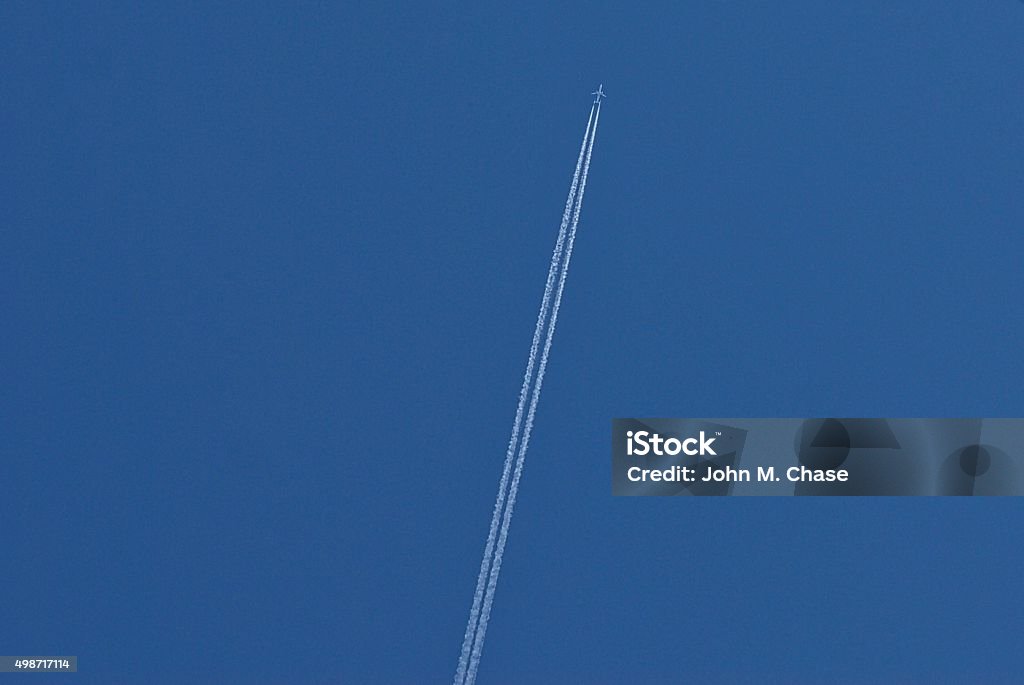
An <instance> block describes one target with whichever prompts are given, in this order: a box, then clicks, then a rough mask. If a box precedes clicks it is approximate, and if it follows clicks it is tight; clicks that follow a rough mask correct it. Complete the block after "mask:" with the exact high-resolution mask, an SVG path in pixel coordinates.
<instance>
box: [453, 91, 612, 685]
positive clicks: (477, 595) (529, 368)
mask: <svg viewBox="0 0 1024 685" xmlns="http://www.w3.org/2000/svg"><path fill="white" fill-rule="evenodd" d="M593 119H594V108H593V107H591V108H590V118H589V119H587V130H586V132H585V133H584V135H583V142H582V143H581V144H580V154H579V157H578V158H577V159H576V171H575V173H573V176H572V184H571V185H570V186H569V197H568V198H567V199H566V201H565V210H564V211H563V212H562V223H561V225H560V226H559V228H558V239H557V240H556V241H555V249H554V251H553V252H552V254H551V265H550V266H549V267H548V279H547V282H546V283H545V285H544V296H543V298H542V299H541V304H540V311H539V312H538V313H537V325H536V327H535V328H534V331H533V342H532V343H531V344H530V356H529V358H528V360H527V362H526V373H525V374H524V375H523V386H522V388H521V389H520V391H519V404H518V406H517V407H516V418H515V421H514V422H513V424H512V437H511V438H510V439H509V443H508V450H507V451H506V452H505V465H504V468H503V470H502V473H501V482H500V483H499V484H498V497H497V499H496V500H495V502H494V514H493V515H492V516H491V527H490V531H489V532H488V534H487V544H486V545H485V547H484V556H483V560H482V561H481V562H480V573H479V575H478V576H477V581H476V591H475V592H474V594H473V608H472V609H471V610H470V612H469V621H467V622H466V634H465V636H464V637H463V640H462V652H461V654H460V655H459V667H458V670H457V671H456V672H455V681H454V683H455V685H461V684H462V682H463V680H464V679H465V677H466V667H467V665H468V664H469V656H470V649H471V647H472V645H473V636H474V633H475V631H476V627H477V623H478V618H479V616H480V605H481V602H482V601H483V598H484V585H485V583H486V581H487V573H488V571H489V570H490V565H491V559H492V556H493V553H494V544H495V540H496V538H497V535H498V522H499V521H500V520H501V512H502V508H503V507H504V505H505V499H506V496H507V494H508V479H509V475H510V473H511V471H512V461H513V456H514V455H515V453H516V447H517V442H518V440H519V428H520V426H521V425H522V421H523V410H524V409H525V407H526V398H527V397H528V395H529V389H530V385H531V384H532V383H533V369H534V366H535V364H536V360H537V348H538V347H540V339H541V335H542V334H543V331H544V324H545V322H546V320H547V316H548V311H549V309H550V308H551V294H552V292H554V285H555V274H556V273H557V272H558V267H559V264H560V263H561V261H562V250H563V246H564V244H565V236H566V232H567V229H568V227H569V218H570V216H571V213H572V207H573V204H575V199H576V188H577V187H578V185H579V179H580V168H581V167H582V165H583V158H584V153H585V151H586V149H587V140H588V139H589V138H590V124H591V122H592V121H593Z"/></svg>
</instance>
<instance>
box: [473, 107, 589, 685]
mask: <svg viewBox="0 0 1024 685" xmlns="http://www.w3.org/2000/svg"><path fill="white" fill-rule="evenodd" d="M600 118H601V105H600V104H598V105H597V111H596V113H595V114H594V128H593V130H592V131H591V132H590V142H589V144H588V145H587V159H586V162H585V163H584V164H583V175H582V177H581V179H580V188H579V197H578V198H577V199H576V209H575V211H574V213H573V218H572V226H571V228H570V229H569V239H568V244H567V246H566V248H565V263H564V264H563V265H562V272H561V274H560V276H559V279H558V291H557V293H556V294H555V303H554V306H553V307H552V309H551V323H550V324H549V326H548V332H547V338H546V339H545V340H544V351H543V352H542V354H541V358H540V366H539V367H538V370H537V382H536V384H535V385H534V387H533V396H532V397H531V398H530V409H529V411H528V412H527V415H526V425H525V427H524V428H523V439H522V442H521V444H520V446H519V455H518V457H516V468H515V473H514V474H513V476H512V485H511V487H510V488H509V493H508V504H507V505H506V507H505V515H504V518H503V519H502V522H501V533H500V534H499V536H498V542H497V551H495V553H494V562H493V563H492V565H491V574H490V578H489V579H488V581H487V594H486V595H485V597H484V603H483V608H482V609H481V611H480V625H479V626H478V627H477V630H476V638H475V640H474V642H473V653H472V657H471V659H470V662H469V670H468V671H467V673H466V680H465V685H473V683H475V682H476V674H477V670H478V668H479V667H480V654H481V652H482V651H483V646H484V638H485V637H486V635H487V623H488V622H489V621H490V618H491V606H492V605H493V603H494V591H495V589H496V588H497V586H498V575H499V574H500V573H501V561H502V557H503V556H504V554H505V543H506V541H507V539H508V529H509V525H510V524H511V521H512V511H513V509H514V507H515V505H516V496H517V495H518V493H519V479H520V478H521V477H522V474H523V462H524V461H525V459H526V450H527V449H528V448H529V446H530V433H531V432H532V430H533V419H534V416H535V414H536V412H537V403H538V402H539V401H540V391H541V386H542V385H543V384H544V371H545V369H546V368H547V365H548V354H549V353H550V351H551V341H552V339H553V338H554V335H555V325H556V324H557V323H558V309H559V307H561V304H562V292H563V291H564V290H565V279H566V277H567V276H568V275H569V262H570V260H571V259H572V248H573V243H574V242H575V241H576V227H577V225H578V224H579V221H580V209H581V208H582V207H583V193H584V192H585V191H586V189H587V172H588V171H589V170H590V155H591V153H592V152H593V150H594V139H595V138H596V137H597V122H598V120H599V119H600Z"/></svg>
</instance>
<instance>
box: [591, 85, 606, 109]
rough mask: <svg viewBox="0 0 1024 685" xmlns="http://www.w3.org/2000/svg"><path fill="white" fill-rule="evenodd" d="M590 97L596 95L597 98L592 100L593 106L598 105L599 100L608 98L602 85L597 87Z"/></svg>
mask: <svg viewBox="0 0 1024 685" xmlns="http://www.w3.org/2000/svg"><path fill="white" fill-rule="evenodd" d="M591 95H596V96H597V97H596V98H594V104H595V105H600V104H601V98H606V97H608V96H607V95H605V94H604V84H603V83H602V84H601V85H599V86H598V87H597V90H595V91H594V92H593V93H591Z"/></svg>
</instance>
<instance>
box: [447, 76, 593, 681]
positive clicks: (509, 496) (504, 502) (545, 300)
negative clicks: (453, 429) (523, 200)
mask: <svg viewBox="0 0 1024 685" xmlns="http://www.w3.org/2000/svg"><path fill="white" fill-rule="evenodd" d="M599 92H600V93H601V95H602V96H603V92H601V91H600V89H599ZM600 116H601V104H600V96H599V97H598V99H597V101H595V103H594V106H593V107H591V108H590V118H589V119H588V120H587V129H586V132H585V133H584V135H583V142H582V144H581V145H580V153H579V157H578V158H577V160H576V171H575V173H574V174H573V177H572V183H571V185H570V186H569V196H568V198H567V199H566V201H565V210H564V212H563V213H562V223H561V225H560V226H559V229H558V238H557V240H556V241H555V249H554V251H553V252H552V254H551V265H550V267H549V268H548V278H547V282H546V283H545V285H544V296H543V297H542V299H541V305H540V311H539V312H538V314H537V324H536V327H535V328H534V332H533V341H532V343H531V345H530V355H529V358H528V359H527V362H526V373H525V374H524V377H523V385H522V388H521V389H520V391H519V404H518V406H517V407H516V416H515V420H514V421H513V424H512V437H511V439H510V440H509V445H508V450H507V451H506V452H505V464H504V468H503V470H502V474H501V482H500V483H499V485H498V496H497V499H496V500H495V502H494V513H493V515H492V517H491V527H490V530H489V532H488V535H487V544H486V545H485V547H484V556H483V560H482V561H481V562H480V573H479V575H478V576H477V583H476V591H475V592H474V594H473V607H472V609H471V610H470V613H469V621H468V622H467V623H466V633H465V636H464V637H463V641H462V652H461V653H460V655H459V666H458V669H457V671H456V673H455V681H454V682H455V685H472V683H474V682H475V681H476V674H477V669H478V668H479V666H480V655H481V652H482V651H483V644H484V638H485V636H486V634H487V624H488V622H489V621H490V617H491V606H492V605H493V603H494V592H495V589H496V588H497V585H498V575H499V574H500V573H501V562H502V557H503V556H504V553H505V543H506V541H507V539H508V529H509V525H510V524H511V521H512V511H513V508H514V507H515V503H516V496H517V495H518V492H519V480H520V478H521V477H522V473H523V462H524V461H525V459H526V451H527V449H528V447H529V444H530V434H531V432H532V430H533V420H534V416H535V415H536V412H537V404H538V402H539V401H540V392H541V386H542V385H543V383H544V372H545V370H546V368H547V364H548V355H549V354H550V351H551V341H552V339H553V338H554V335H555V325H556V324H557V322H558V310H559V308H560V307H561V304H562V293H563V291H564V290H565V280H566V277H567V276H568V274H569V262H570V260H571V259H572V250H573V244H574V243H575V240H576V227H577V225H578V224H579V220H580V209H581V208H582V206H583V193H584V191H585V190H586V187H587V173H588V171H589V170H590V157H591V154H592V152H593V149H594V138H595V137H596V135H597V122H598V119H599V118H600ZM570 217H571V224H570ZM567 237H568V242H566V238H567ZM563 253H564V257H563ZM559 269H560V273H559ZM556 273H557V274H558V285H557V290H556V289H555V275H556ZM552 294H554V296H555V297H554V304H553V305H552V303H551V296H552ZM549 314H550V317H551V318H550V322H548V315H549ZM546 323H547V336H546V338H545V340H544V349H543V351H542V353H541V358H540V365H539V366H537V365H536V360H537V349H538V347H539V346H540V339H541V337H542V335H543V333H544V329H545V324H546ZM535 366H537V373H536V378H534V367H535ZM531 385H533V393H532V396H531V395H530V393H529V390H530V386H531ZM528 396H529V397H530V405H529V409H528V410H527V411H526V423H525V427H523V429H522V439H521V440H520V427H521V426H523V412H524V409H526V398H527V397H528ZM517 446H518V448H519V453H518V456H517V457H516V459H515V471H514V473H513V471H512V461H513V456H514V455H516V447H517ZM510 475H511V476H512V482H511V485H509V476H510ZM499 521H500V523H501V529H500V532H499V530H498V524H499ZM495 547H497V549H495ZM485 585H486V590H485Z"/></svg>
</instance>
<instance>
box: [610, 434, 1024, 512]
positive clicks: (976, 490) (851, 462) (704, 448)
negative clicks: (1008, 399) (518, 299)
mask: <svg viewBox="0 0 1024 685" xmlns="http://www.w3.org/2000/svg"><path fill="white" fill-rule="evenodd" d="M612 494H613V495H618V496H651V495H655V496H676V495H846V496H856V495H973V496H982V495H988V496H992V495H1021V494H1024V419H613V420H612Z"/></svg>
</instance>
